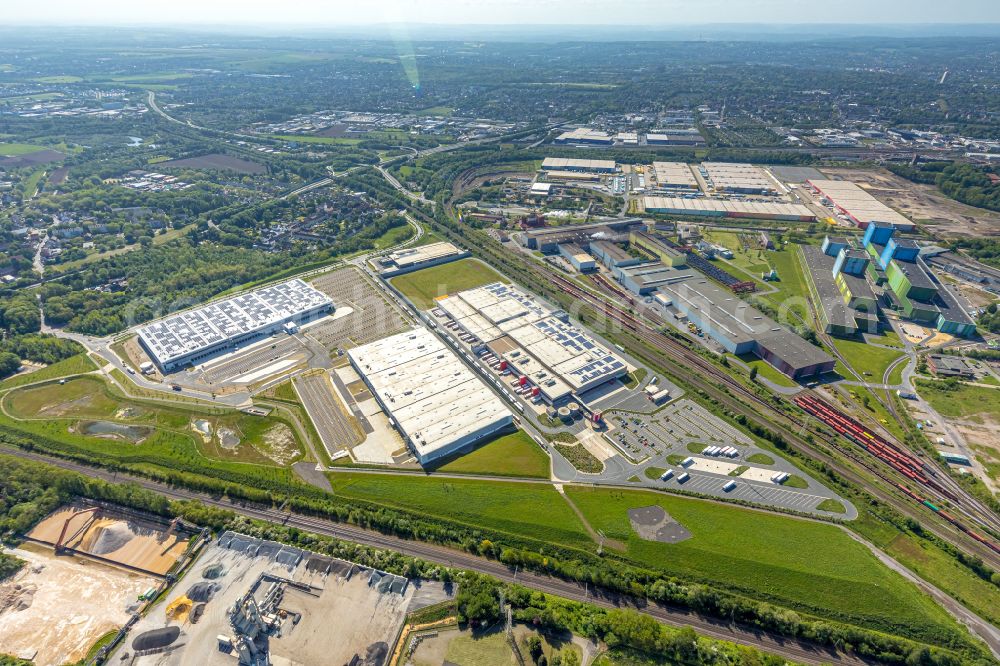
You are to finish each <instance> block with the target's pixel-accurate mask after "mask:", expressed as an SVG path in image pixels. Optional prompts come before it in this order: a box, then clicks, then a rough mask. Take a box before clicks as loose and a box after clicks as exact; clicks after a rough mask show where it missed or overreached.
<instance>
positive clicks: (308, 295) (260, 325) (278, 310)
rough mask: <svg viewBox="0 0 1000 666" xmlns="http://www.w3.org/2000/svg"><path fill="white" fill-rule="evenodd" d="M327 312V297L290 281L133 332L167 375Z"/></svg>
mask: <svg viewBox="0 0 1000 666" xmlns="http://www.w3.org/2000/svg"><path fill="white" fill-rule="evenodd" d="M332 306H333V301H332V300H331V299H330V297H329V296H327V295H326V294H324V293H323V292H321V291H318V290H317V289H315V288H313V287H312V286H310V285H308V284H306V283H305V282H303V281H302V280H299V279H294V280H289V281H287V282H282V283H281V284H276V285H272V286H270V287H264V288H262V289H256V290H254V291H251V292H247V293H245V294H240V295H239V296H233V297H231V298H227V299H225V300H221V301H217V302H215V303H210V304H208V305H204V306H202V307H200V308H196V309H194V310H188V311H186V312H180V313H178V314H174V315H170V316H169V317H165V318H164V319H159V320H157V321H154V322H152V323H150V324H146V325H145V326H143V327H141V328H140V329H139V331H138V332H139V340H140V341H141V342H142V344H143V345H144V346H145V347H146V350H147V351H148V352H149V353H150V354H151V355H152V356H153V357H154V360H155V361H156V362H157V363H158V364H159V365H160V367H161V368H164V369H167V370H169V369H171V368H173V367H176V366H178V365H180V364H183V363H184V362H185V361H186V360H193V359H197V358H199V357H201V356H202V355H205V354H210V353H211V352H212V351H213V350H216V349H221V348H225V347H226V346H227V345H229V344H235V343H238V342H242V341H243V340H244V339H246V338H248V337H250V336H253V335H254V334H255V333H259V332H264V331H269V330H272V329H275V328H277V327H280V326H281V325H282V324H284V323H285V322H289V321H301V320H302V319H304V318H307V317H308V316H310V315H313V314H318V313H321V312H326V311H328V310H330V309H331V308H332Z"/></svg>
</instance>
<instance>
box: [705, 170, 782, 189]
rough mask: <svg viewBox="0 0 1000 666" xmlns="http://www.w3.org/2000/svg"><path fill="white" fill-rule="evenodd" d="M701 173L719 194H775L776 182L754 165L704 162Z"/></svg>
mask: <svg viewBox="0 0 1000 666" xmlns="http://www.w3.org/2000/svg"><path fill="white" fill-rule="evenodd" d="M701 172H702V175H703V176H704V177H705V180H707V181H708V182H709V183H711V185H712V187H713V188H714V189H715V190H716V191H719V192H736V193H740V194H774V193H775V192H776V191H777V188H776V187H775V185H776V184H775V182H774V181H773V180H771V179H770V178H768V176H767V174H765V173H764V172H763V171H761V170H760V169H759V168H758V167H755V166H754V165H752V164H741V163H729V162H702V164H701Z"/></svg>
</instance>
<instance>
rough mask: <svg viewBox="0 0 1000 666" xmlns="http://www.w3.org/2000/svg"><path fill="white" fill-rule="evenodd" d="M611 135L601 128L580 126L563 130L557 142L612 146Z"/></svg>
mask: <svg viewBox="0 0 1000 666" xmlns="http://www.w3.org/2000/svg"><path fill="white" fill-rule="evenodd" d="M611 142H612V138H611V135H610V134H608V133H607V132H602V131H601V130H595V129H590V128H589V127H578V128H576V129H573V130H569V131H568V132H563V133H562V134H560V135H559V136H557V137H556V143H587V144H592V145H598V146H610V145H611Z"/></svg>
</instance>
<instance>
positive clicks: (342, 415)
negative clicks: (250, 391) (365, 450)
mask: <svg viewBox="0 0 1000 666" xmlns="http://www.w3.org/2000/svg"><path fill="white" fill-rule="evenodd" d="M293 386H294V387H295V392H296V393H297V394H298V396H299V399H300V400H301V401H302V405H303V406H304V407H305V408H306V413H307V414H309V418H310V420H312V422H313V425H314V426H316V432H317V433H318V434H319V438H320V439H321V440H322V442H323V446H324V447H326V451H327V453H328V454H330V455H331V456H333V455H334V454H336V453H337V452H338V451H340V450H342V449H350V448H352V447H354V446H356V445H358V444H360V443H361V442H363V441H364V435H363V434H362V432H361V427H360V425H359V424H358V422H357V419H355V418H354V417H352V416H349V415H348V413H347V410H346V408H345V407H344V405H343V404H342V403H341V402H340V399H339V398H338V397H337V396H336V395H334V388H333V384H331V379H330V376H329V375H328V374H327V373H326V372H322V373H315V374H308V375H303V376H301V377H297V378H296V379H295V380H294V382H293Z"/></svg>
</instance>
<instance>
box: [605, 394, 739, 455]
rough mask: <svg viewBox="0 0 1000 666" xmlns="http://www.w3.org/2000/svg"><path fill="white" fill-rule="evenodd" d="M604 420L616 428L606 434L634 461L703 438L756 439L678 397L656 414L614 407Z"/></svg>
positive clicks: (719, 441) (710, 441) (735, 442)
mask: <svg viewBox="0 0 1000 666" xmlns="http://www.w3.org/2000/svg"><path fill="white" fill-rule="evenodd" d="M605 420H606V421H607V422H608V423H609V424H610V425H611V427H612V428H613V430H612V431H610V432H609V433H608V435H607V437H608V438H609V439H610V440H611V443H612V444H614V445H615V446H616V447H617V448H618V449H619V450H621V451H622V452H623V453H624V454H625V455H626V456H627V457H629V458H631V459H632V460H633V461H635V462H641V461H643V460H645V459H647V458H649V457H650V456H655V455H661V454H666V453H669V452H670V451H673V450H674V449H677V448H681V449H683V450H684V451H685V453H686V452H687V448H686V447H687V444H688V443H690V442H701V443H703V444H704V445H705V446H706V447H707V446H711V445H713V444H718V445H720V446H725V445H734V446H746V447H749V446H752V445H753V440H752V439H751V438H750V437H749V436H748V435H746V434H744V433H742V432H740V431H739V430H737V429H736V428H734V427H733V426H731V425H729V424H728V423H726V422H725V421H723V420H722V419H719V418H717V417H716V416H714V415H713V414H711V413H710V412H709V411H708V410H707V409H705V408H704V407H702V406H701V405H699V404H697V403H695V402H692V401H690V400H686V399H685V400H677V401H675V402H673V403H670V404H669V405H667V406H666V407H664V408H662V409H660V410H658V411H656V412H654V413H653V414H636V413H622V412H615V411H612V412H610V413H608V414H606V415H605Z"/></svg>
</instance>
